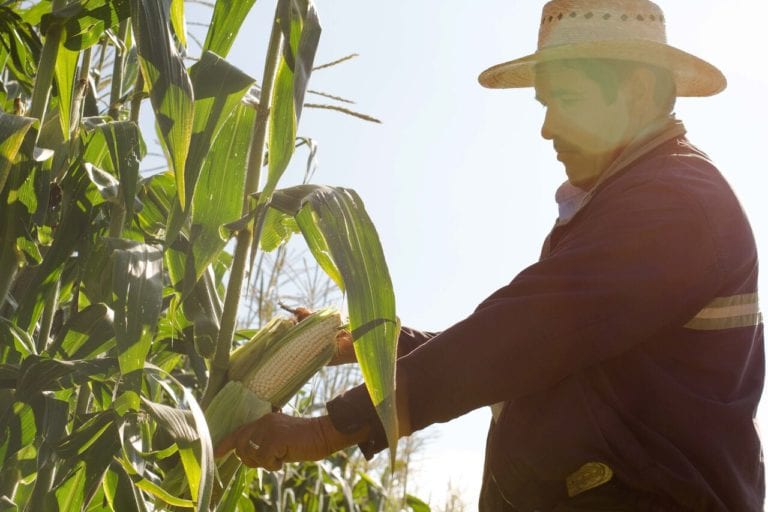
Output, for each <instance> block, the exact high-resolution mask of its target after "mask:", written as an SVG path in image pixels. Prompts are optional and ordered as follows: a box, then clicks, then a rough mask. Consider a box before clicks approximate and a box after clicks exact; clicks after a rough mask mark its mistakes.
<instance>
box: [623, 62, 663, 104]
mask: <svg viewBox="0 0 768 512" xmlns="http://www.w3.org/2000/svg"><path fill="white" fill-rule="evenodd" d="M625 84H626V87H627V92H628V93H629V98H631V99H632V101H635V102H637V104H638V106H640V107H642V108H647V107H648V106H653V105H655V100H654V95H655V91H656V75H655V74H654V73H653V71H651V70H650V69H648V68H647V67H645V66H637V67H635V69H633V70H632V73H631V74H630V76H629V77H628V80H626V81H625Z"/></svg>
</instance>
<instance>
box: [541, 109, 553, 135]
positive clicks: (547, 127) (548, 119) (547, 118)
mask: <svg viewBox="0 0 768 512" xmlns="http://www.w3.org/2000/svg"><path fill="white" fill-rule="evenodd" d="M552 118H553V116H552V112H551V111H550V109H549V108H547V109H546V113H545V114H544V122H543V123H541V136H542V138H544V139H545V140H552V139H553V138H554V137H555V133H554V120H553V119H552Z"/></svg>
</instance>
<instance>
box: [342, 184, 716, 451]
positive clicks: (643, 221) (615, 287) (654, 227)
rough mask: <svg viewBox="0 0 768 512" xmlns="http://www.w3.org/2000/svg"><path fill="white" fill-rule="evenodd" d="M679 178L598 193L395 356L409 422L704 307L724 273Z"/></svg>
mask: <svg viewBox="0 0 768 512" xmlns="http://www.w3.org/2000/svg"><path fill="white" fill-rule="evenodd" d="M674 185H675V183H674V182H673V181H664V180H660V179H650V180H648V181H646V182H644V183H640V184H634V185H633V187H632V188H631V189H630V190H623V191H621V192H620V193H616V192H614V193H612V194H605V196H607V197H603V198H600V200H598V198H596V199H595V200H593V202H592V203H590V205H589V207H588V208H586V209H585V211H583V212H581V213H583V215H580V216H579V217H578V218H576V219H574V221H573V222H572V224H571V225H569V226H568V227H567V229H564V230H563V233H561V234H560V235H561V236H560V237H559V239H557V240H555V241H554V244H553V249H552V251H551V253H550V254H549V255H548V256H547V257H545V258H544V259H542V260H541V261H539V262H538V263H536V264H534V265H532V266H530V267H529V268H527V269H526V270H524V271H523V272H521V273H520V274H519V275H518V276H517V277H515V279H514V280H513V281H512V282H511V283H509V284H508V285H507V286H505V287H503V288H501V289H499V290H498V291H497V292H496V293H494V294H493V295H491V296H490V297H489V298H488V299H486V300H485V301H484V302H483V303H482V304H480V306H478V308H477V309H476V310H475V312H474V313H473V314H472V315H470V316H469V317H467V318H466V319H464V320H462V321H461V322H459V323H457V324H455V325H453V326H452V327H450V328H449V329H447V330H445V331H443V332H442V333H440V334H439V335H437V336H435V337H434V338H432V339H431V340H430V341H428V342H427V343H424V344H423V345H422V346H420V347H419V348H417V349H416V350H414V351H413V352H411V353H410V354H408V355H407V356H405V357H402V358H400V359H399V360H398V364H397V383H398V386H401V383H402V386H404V387H405V388H406V389H407V398H408V404H409V412H410V420H411V425H412V428H413V430H418V429H421V428H424V427H426V426H428V425H430V424H432V423H435V422H443V421H448V420H450V419H452V418H455V417H458V416H460V415H462V414H464V413H466V412H468V411H470V410H472V409H475V408H478V407H481V406H484V405H490V404H493V403H496V402H500V401H506V400H514V399H516V398H518V397H522V396H525V395H528V394H530V393H533V392H536V391H539V390H542V389H546V388H548V387H550V386H551V385H553V384H555V383H557V382H558V381H559V380H561V379H563V378H564V377H566V376H568V375H570V374H572V373H575V372H578V371H579V370H580V369H582V368H585V367H588V366H590V365H595V364H598V363H600V362H601V361H604V360H606V359H608V358H611V357H614V356H616V355H619V354H621V353H623V352H625V351H628V350H631V349H632V348H633V347H634V346H636V345H637V344H639V343H642V342H643V341H644V340H647V339H648V338H650V337H652V336H653V335H654V333H657V332H660V331H662V330H664V329H665V328H668V327H671V326H680V325H683V324H685V323H686V321H687V320H688V319H690V318H691V317H692V316H693V315H695V314H696V313H697V312H698V311H699V310H700V309H701V308H702V307H704V306H705V305H706V303H707V302H708V301H709V299H710V298H711V297H712V296H714V295H715V294H716V292H717V289H718V287H719V286H720V281H721V280H722V277H721V276H722V272H721V269H720V263H719V261H718V255H717V254H718V251H717V248H716V245H715V241H714V239H713V238H714V237H713V235H712V230H711V229H709V226H708V222H707V220H706V215H705V214H704V211H703V209H702V207H701V205H699V204H698V203H697V202H696V201H695V200H693V199H692V198H690V197H688V195H687V194H686V192H684V191H683V190H682V189H681V188H680V187H676V186H674ZM606 192H607V191H606ZM363 391H364V390H363ZM347 395H348V396H347V398H346V400H347V401H355V402H356V403H357V404H358V406H359V407H360V404H362V403H364V402H365V400H366V395H364V394H363V393H362V392H360V390H358V389H354V390H351V391H350V392H349V393H348V394H347ZM339 400H340V402H339V405H341V404H342V403H343V402H344V400H345V396H344V395H342V396H341V397H339ZM368 404H370V400H368ZM342 408H343V407H342ZM370 410H372V407H371V408H370V409H369V413H368V417H369V418H371V417H372V418H374V421H375V413H374V414H373V415H372V416H371V414H370ZM361 416H364V414H362V413H361ZM377 447H378V448H379V449H380V448H383V447H380V446H378V445H377ZM364 452H365V450H364Z"/></svg>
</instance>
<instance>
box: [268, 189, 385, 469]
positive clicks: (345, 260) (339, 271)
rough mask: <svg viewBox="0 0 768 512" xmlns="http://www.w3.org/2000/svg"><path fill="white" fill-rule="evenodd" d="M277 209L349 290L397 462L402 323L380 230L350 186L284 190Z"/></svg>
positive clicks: (370, 382) (358, 340)
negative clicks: (397, 389)
mask: <svg viewBox="0 0 768 512" xmlns="http://www.w3.org/2000/svg"><path fill="white" fill-rule="evenodd" d="M272 206H273V207H274V208H277V209H279V210H281V211H283V212H284V213H286V214H288V215H292V216H294V217H295V218H296V220H297V222H298V225H299V227H300V228H301V231H302V233H303V234H304V235H305V239H306V240H307V244H308V245H309V248H310V250H311V251H312V254H313V255H314V256H315V258H316V259H317V260H318V261H319V262H320V264H321V266H323V268H324V269H330V270H331V271H330V272H328V273H329V276H331V277H332V278H333V279H334V280H335V281H338V282H340V283H341V288H342V289H344V290H346V293H347V297H348V300H347V301H348V304H349V323H350V329H351V330H352V335H353V337H354V338H355V345H354V346H355V354H356V355H357V360H358V362H359V363H360V368H361V370H362V372H363V378H364V379H365V384H366V387H367V388H368V392H369V394H370V395H371V399H372V401H373V404H374V405H375V407H376V411H377V412H378V414H379V417H380V418H381V421H382V424H383V425H384V430H385V432H386V434H387V440H388V441H389V446H390V456H391V461H392V463H394V460H395V455H396V448H397V440H398V438H399V435H398V427H397V412H396V407H395V393H394V389H395V359H396V357H397V337H398V334H399V325H398V320H397V316H396V314H395V295H394V290H393V288H392V281H391V279H390V277H389V270H388V269H387V265H386V261H385V259H384V252H383V250H382V248H381V242H380V241H379V237H378V234H377V233H376V229H375V227H374V226H373V223H372V222H371V219H370V217H368V214H367V213H366V211H365V208H364V206H363V202H362V200H361V199H360V197H359V196H358V195H357V193H355V192H354V191H353V190H349V189H345V188H335V187H325V186H322V185H300V186H297V187H292V188H289V189H285V190H279V191H277V192H276V193H275V195H274V198H273V200H272Z"/></svg>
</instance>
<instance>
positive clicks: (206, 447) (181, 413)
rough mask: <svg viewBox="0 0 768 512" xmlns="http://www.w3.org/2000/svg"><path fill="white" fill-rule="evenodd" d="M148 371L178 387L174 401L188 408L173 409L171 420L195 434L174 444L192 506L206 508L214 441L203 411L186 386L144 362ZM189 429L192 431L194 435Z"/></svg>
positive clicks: (207, 506)
mask: <svg viewBox="0 0 768 512" xmlns="http://www.w3.org/2000/svg"><path fill="white" fill-rule="evenodd" d="M147 374H148V376H149V377H151V378H152V379H154V380H155V381H157V382H160V379H167V380H169V381H171V382H172V383H173V384H174V385H175V386H176V387H177V388H178V389H179V390H181V400H178V401H177V405H184V406H186V407H188V409H189V410H186V409H185V410H181V409H176V412H173V413H172V414H173V415H174V416H176V419H175V420H174V423H175V424H177V425H178V427H179V428H180V429H183V430H184V433H183V434H182V432H181V431H180V432H179V433H180V434H182V435H183V436H184V437H186V438H191V437H194V438H195V440H194V441H193V443H192V444H191V445H189V444H186V443H185V442H180V443H177V444H179V446H180V449H179V453H180V455H181V457H182V464H183V466H184V471H185V473H186V475H187V483H188V484H189V486H190V490H192V492H193V496H194V507H195V510H197V511H200V512H207V511H208V510H209V509H210V504H211V497H212V492H213V481H214V466H215V464H214V460H213V443H212V442H211V435H210V433H209V431H208V424H207V422H206V420H205V416H204V414H203V411H202V409H201V408H200V405H199V404H198V402H197V400H196V399H195V397H194V395H193V394H192V393H191V392H190V391H189V389H187V388H186V387H185V386H182V385H181V383H180V382H179V381H178V380H176V379H174V378H173V376H171V375H170V374H169V373H168V372H166V371H165V370H163V369H161V368H158V367H156V366H154V365H147ZM166 412H167V410H166ZM182 417H183V419H182ZM187 427H190V428H191V430H190V431H187V430H186V429H187ZM191 432H194V435H193V434H191ZM185 444H186V445H185Z"/></svg>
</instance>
